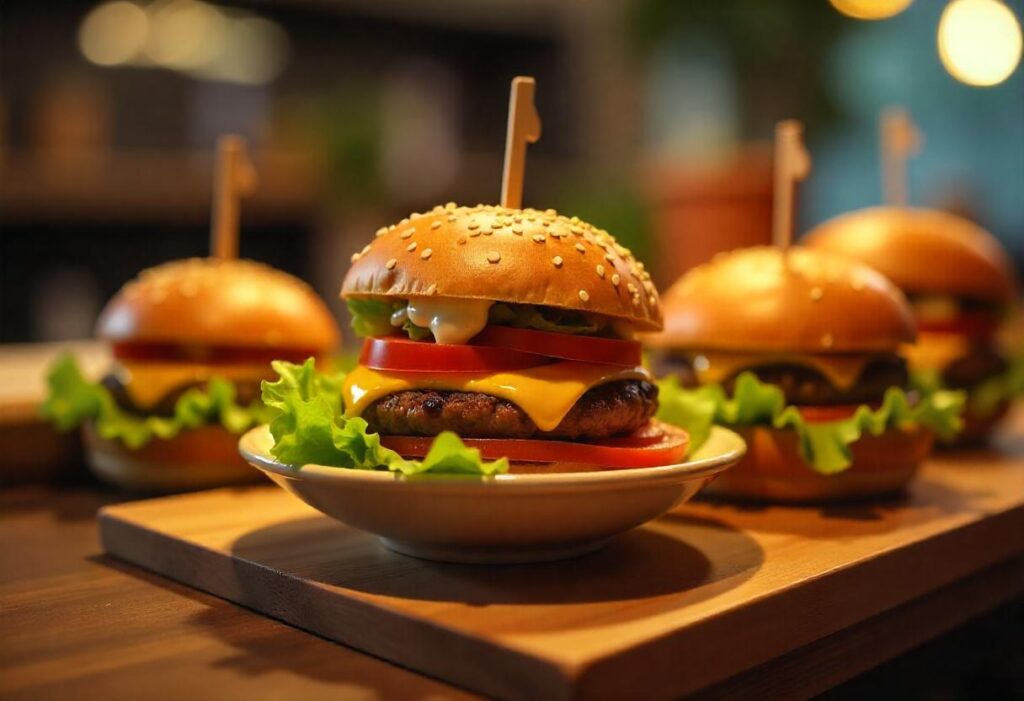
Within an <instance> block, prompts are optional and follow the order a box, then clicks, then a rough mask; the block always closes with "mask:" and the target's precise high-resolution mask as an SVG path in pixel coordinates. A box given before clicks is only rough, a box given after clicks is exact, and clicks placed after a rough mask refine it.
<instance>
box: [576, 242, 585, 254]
mask: <svg viewBox="0 0 1024 701" xmlns="http://www.w3.org/2000/svg"><path fill="white" fill-rule="evenodd" d="M576 250H577V251H579V252H580V253H586V252H587V249H586V248H584V247H583V244H582V243H578V244H576Z"/></svg>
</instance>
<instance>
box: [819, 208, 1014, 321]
mask: <svg viewBox="0 0 1024 701" xmlns="http://www.w3.org/2000/svg"><path fill="white" fill-rule="evenodd" d="M804 243H806V245H808V246H812V247H814V248H820V249H824V250H828V251H832V252H834V253H839V254H842V255H846V256H850V257H851V258H855V259H857V260H859V261H861V262H863V263H865V264H867V265H870V266H871V267H873V268H875V269H877V270H878V271H879V272H881V273H882V274H883V275H885V276H887V277H888V278H889V279H890V280H892V281H893V282H894V283H895V284H897V285H898V286H899V287H901V288H902V289H903V291H904V292H906V293H907V294H943V295H952V296H955V297H963V298H967V299H973V300H978V301H982V302H994V303H997V304H1006V303H1009V302H1011V301H1012V300H1013V296H1014V289H1015V287H1016V282H1015V280H1014V273H1013V267H1012V266H1011V264H1010V261H1009V258H1008V257H1007V255H1006V252H1005V251H1004V250H1003V248H1002V246H1001V245H1000V244H999V242H998V241H997V240H996V239H995V237H993V236H992V235H991V234H989V233H988V232H987V231H985V230H984V229H982V228H981V227H979V226H977V225H975V224H973V223H972V222H970V221H968V220H966V219H964V218H962V217H957V216H954V215H952V214H947V213H946V212H940V211H936V210H931V209H909V208H902V207H873V208H870V209H863V210H859V211H856V212H850V213H848V214H844V215H842V216H839V217H836V218H835V219H831V220H829V221H827V222H825V223H824V224H821V225H820V226H818V227H817V228H816V229H813V230H812V231H811V232H810V233H809V234H808V235H807V237H806V239H805V241H804Z"/></svg>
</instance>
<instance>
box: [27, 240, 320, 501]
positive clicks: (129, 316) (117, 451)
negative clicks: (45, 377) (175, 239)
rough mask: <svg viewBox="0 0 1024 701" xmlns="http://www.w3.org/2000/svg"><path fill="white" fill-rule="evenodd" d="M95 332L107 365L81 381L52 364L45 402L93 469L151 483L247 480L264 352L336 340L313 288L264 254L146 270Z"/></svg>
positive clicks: (299, 353) (260, 409) (294, 356)
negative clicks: (244, 443)
mask: <svg viewBox="0 0 1024 701" xmlns="http://www.w3.org/2000/svg"><path fill="white" fill-rule="evenodd" d="M96 335H97V336H98V337H99V338H100V339H102V340H104V341H107V342H109V343H110V345H111V351H112V355H113V358H114V362H113V365H112V366H111V368H110V370H109V372H108V373H107V375H106V376H105V377H103V379H102V381H101V382H99V383H95V384H94V383H89V382H87V381H86V380H85V379H84V378H83V377H82V375H81V373H80V372H79V371H78V368H77V366H76V365H75V363H74V361H73V360H72V359H71V358H70V357H65V358H63V359H62V360H61V361H59V362H58V364H57V365H56V366H55V367H54V368H53V369H52V371H51V374H50V377H49V383H50V396H49V398H48V400H47V402H46V404H45V406H44V412H45V413H47V414H48V415H49V416H50V417H52V418H53V419H54V420H55V421H56V423H57V424H58V425H59V426H60V427H61V428H65V429H66V428H71V427H73V426H76V425H78V424H82V425H83V428H84V434H85V439H86V447H87V451H88V454H87V458H88V462H89V464H90V465H91V466H92V468H93V469H94V470H95V471H96V472H97V474H99V475H100V476H102V477H104V478H106V479H108V480H110V481H112V482H114V483H116V484H119V485H122V486H125V487H129V488H135V489H147V490H164V489H181V488H192V487H202V486H210V485H214V484H223V483H227V482H236V481H241V480H248V479H251V477H252V475H253V471H252V470H251V469H250V468H249V467H248V466H247V465H245V463H244V462H243V461H242V460H241V458H240V457H239V455H238V452H237V441H238V435H237V434H239V433H241V432H243V431H245V430H246V429H248V428H250V427H252V426H253V425H256V424H258V423H261V422H262V421H263V420H265V418H266V413H267V412H266V409H265V407H264V406H263V405H262V403H261V402H260V400H259V397H260V382H261V380H264V379H266V378H268V377H272V376H273V375H274V373H273V371H272V369H271V367H270V361H271V360H272V359H276V358H283V359H291V360H295V361H300V360H303V359H305V358H307V357H309V356H320V357H323V356H325V355H326V354H328V353H330V352H331V351H332V350H333V349H334V348H336V346H337V345H338V342H339V332H338V328H337V325H336V323H335V321H334V318H333V317H332V315H331V313H330V312H329V310H328V309H327V307H326V305H325V304H324V303H323V301H322V300H321V299H320V298H319V297H317V296H316V294H315V293H314V292H313V290H312V289H310V288H309V287H308V286H307V285H305V284H304V283H302V282H301V281H299V280H297V279H296V278H294V277H292V276H291V275H288V274H286V273H283V272H281V271H279V270H275V269H273V268H271V267H268V266H266V265H262V264H260V263H255V262H252V261H247V260H235V259H218V258H209V259H199V258H196V259H191V260H183V261H174V262H170V263H165V264H163V265H160V266H157V267H155V268H151V269H149V270H145V271H143V272H142V273H141V274H140V275H139V276H138V278H137V279H136V280H133V281H132V282H129V283H128V284H127V285H125V286H124V287H123V288H122V289H121V290H120V292H118V293H117V294H116V295H115V296H114V297H113V299H111V300H110V302H109V303H108V304H107V306H106V307H105V308H104V310H103V312H102V314H101V315H100V318H99V321H98V323H97V327H96Z"/></svg>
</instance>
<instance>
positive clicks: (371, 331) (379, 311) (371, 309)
mask: <svg viewBox="0 0 1024 701" xmlns="http://www.w3.org/2000/svg"><path fill="white" fill-rule="evenodd" d="M345 304H346V305H347V306H348V312H349V314H351V315H352V329H353V330H354V331H355V332H356V334H357V335H359V336H363V337H368V336H390V335H392V334H393V333H394V332H395V329H394V327H393V326H392V325H391V315H392V314H393V313H394V312H395V307H394V305H393V304H392V303H391V302H387V301H383V300H379V299H349V300H347V301H346V303H345Z"/></svg>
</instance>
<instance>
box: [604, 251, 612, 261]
mask: <svg viewBox="0 0 1024 701" xmlns="http://www.w3.org/2000/svg"><path fill="white" fill-rule="evenodd" d="M604 259H605V260H606V261H608V262H609V263H614V262H615V256H613V255H612V254H611V253H606V254H605V255H604Z"/></svg>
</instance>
